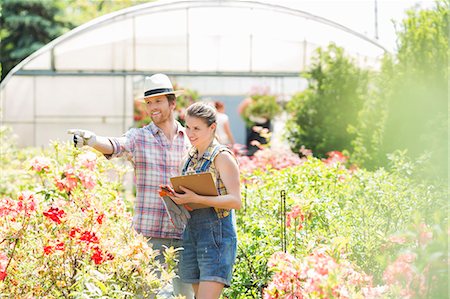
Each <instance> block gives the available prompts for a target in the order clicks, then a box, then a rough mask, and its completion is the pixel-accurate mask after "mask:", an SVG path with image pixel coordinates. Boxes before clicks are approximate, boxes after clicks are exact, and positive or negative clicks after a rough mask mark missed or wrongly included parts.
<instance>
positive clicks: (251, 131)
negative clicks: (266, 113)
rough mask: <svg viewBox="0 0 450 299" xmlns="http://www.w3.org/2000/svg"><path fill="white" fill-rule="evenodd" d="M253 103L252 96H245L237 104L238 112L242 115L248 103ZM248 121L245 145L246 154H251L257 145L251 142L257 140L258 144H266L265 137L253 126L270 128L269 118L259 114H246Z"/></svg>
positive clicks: (256, 148)
mask: <svg viewBox="0 0 450 299" xmlns="http://www.w3.org/2000/svg"><path fill="white" fill-rule="evenodd" d="M252 103H253V99H252V97H247V98H245V99H244V100H243V101H242V102H241V103H240V104H239V106H238V113H239V114H240V115H241V116H242V117H244V111H245V109H247V107H248V106H249V105H251V104H252ZM248 121H249V123H246V138H245V145H246V146H247V156H250V157H251V156H253V155H254V154H255V153H256V152H257V151H258V150H259V147H258V146H256V145H254V144H253V142H254V141H257V142H258V143H259V144H266V143H267V139H266V138H264V137H263V136H261V135H260V133H259V132H258V131H257V130H255V127H257V128H262V129H267V130H269V131H270V130H271V120H270V119H268V118H266V117H261V116H254V115H249V116H248Z"/></svg>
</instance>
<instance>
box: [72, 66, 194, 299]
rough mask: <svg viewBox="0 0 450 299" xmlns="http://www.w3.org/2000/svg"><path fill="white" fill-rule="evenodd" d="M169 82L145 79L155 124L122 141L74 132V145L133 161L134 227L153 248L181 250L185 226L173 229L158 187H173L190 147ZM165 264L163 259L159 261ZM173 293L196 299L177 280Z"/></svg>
mask: <svg viewBox="0 0 450 299" xmlns="http://www.w3.org/2000/svg"><path fill="white" fill-rule="evenodd" d="M180 94H182V91H180V90H173V86H172V83H171V82H170V79H169V78H168V77H167V76H166V75H164V74H155V75H153V76H151V77H146V78H145V93H144V97H143V98H141V99H139V100H140V101H142V102H144V103H145V104H146V108H147V112H148V113H149V115H150V118H151V120H152V122H151V123H150V124H148V125H147V126H144V127H142V128H132V129H130V130H129V131H128V132H126V133H125V134H124V135H123V136H122V137H102V136H97V135H96V134H95V133H93V132H90V131H87V130H80V129H71V130H69V133H70V134H73V135H74V137H73V140H74V143H75V146H76V147H82V146H84V145H88V146H90V147H93V148H94V149H96V150H98V151H100V152H101V153H103V154H104V155H105V157H106V158H108V159H111V158H113V157H120V156H126V157H127V158H129V160H130V161H131V162H132V164H133V166H134V169H135V175H136V200H135V205H134V216H133V226H134V228H135V229H136V231H137V232H138V233H141V234H142V235H144V236H145V237H147V238H150V239H149V241H148V242H149V244H151V245H152V247H153V249H156V250H161V249H163V247H164V246H167V247H171V246H173V247H175V248H178V247H181V245H182V240H181V239H182V233H183V228H175V227H174V226H173V225H172V223H171V221H170V219H169V217H168V215H167V213H166V211H165V208H164V204H163V201H162V199H161V198H160V196H159V186H160V185H165V184H169V182H170V180H169V179H170V178H171V177H173V176H176V175H178V173H179V167H180V163H181V161H182V159H183V157H184V156H185V155H186V153H187V150H188V149H189V148H190V142H189V139H188V137H187V135H186V133H185V130H184V128H183V127H182V126H181V124H180V123H178V122H177V121H176V120H175V116H174V110H175V106H176V97H177V96H178V95H180ZM158 258H159V259H160V261H162V262H163V255H162V254H161V255H159V257H158ZM173 289H174V295H183V296H185V297H186V298H187V299H193V298H194V297H193V290H192V287H191V286H190V285H189V284H184V283H182V282H181V281H180V279H179V278H175V279H174V280H173Z"/></svg>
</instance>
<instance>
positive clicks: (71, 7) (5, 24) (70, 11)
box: [0, 0, 149, 80]
mask: <svg viewBox="0 0 450 299" xmlns="http://www.w3.org/2000/svg"><path fill="white" fill-rule="evenodd" d="M1 2H2V5H0V24H2V25H1V27H0V40H1V41H2V42H1V45H0V53H1V55H0V70H1V73H0V74H1V79H2V80H3V78H4V77H5V76H6V75H7V73H8V72H9V71H10V70H11V69H12V68H13V67H14V66H15V65H16V64H18V63H19V62H20V61H22V60H23V59H24V58H26V57H27V56H28V55H30V54H32V53H33V52H35V51H36V50H38V49H39V48H41V47H42V46H44V45H45V44H47V43H49V42H50V41H51V40H53V39H55V38H56V37H58V36H60V35H61V34H63V33H65V32H67V31H68V30H70V29H73V28H75V27H77V26H79V25H82V24H84V23H86V22H88V21H91V20H92V19H94V18H97V17H99V16H102V15H104V14H107V13H111V12H114V11H117V10H120V9H123V8H126V7H131V6H133V5H138V4H142V3H147V2H149V1H148V0H120V1H117V0H2V1H1Z"/></svg>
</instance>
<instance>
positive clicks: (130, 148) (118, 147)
mask: <svg viewBox="0 0 450 299" xmlns="http://www.w3.org/2000/svg"><path fill="white" fill-rule="evenodd" d="M137 132H138V131H137V129H136V128H133V129H130V130H128V131H127V132H126V133H125V134H124V135H123V136H122V137H108V139H109V142H111V145H112V147H113V152H112V154H111V155H105V157H106V158H107V159H108V160H109V159H112V158H118V157H126V158H127V159H128V160H130V161H131V162H134V161H133V160H134V149H135V144H136V142H135V139H136V135H137Z"/></svg>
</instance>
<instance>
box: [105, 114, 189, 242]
mask: <svg viewBox="0 0 450 299" xmlns="http://www.w3.org/2000/svg"><path fill="white" fill-rule="evenodd" d="M109 140H110V142H111V144H112V145H113V154H112V155H110V156H107V158H113V157H119V156H123V155H126V156H127V157H128V159H129V160H131V162H132V163H133V164H134V169H135V176H136V187H137V192H136V202H135V205H134V217H133V226H134V228H135V229H136V231H137V232H139V233H141V234H142V235H144V236H145V237H155V238H172V239H181V238H182V229H176V228H175V227H174V226H173V225H172V223H171V222H170V219H169V217H168V216H167V213H166V210H165V209H164V204H163V202H162V199H161V198H160V196H159V185H161V184H170V178H171V177H173V176H177V175H179V171H180V164H181V161H182V159H183V158H184V157H185V156H186V153H187V151H188V149H189V148H190V142H189V139H188V138H187V135H186V134H185V132H184V128H183V127H182V126H181V125H180V123H177V134H176V136H175V138H174V140H173V141H172V143H171V142H170V141H169V140H167V138H166V136H165V135H164V133H163V132H162V130H161V129H160V128H158V127H157V126H156V125H155V124H153V123H150V124H149V125H147V126H145V127H143V128H133V129H130V130H129V131H128V132H126V133H125V134H124V136H123V137H120V138H109Z"/></svg>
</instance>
